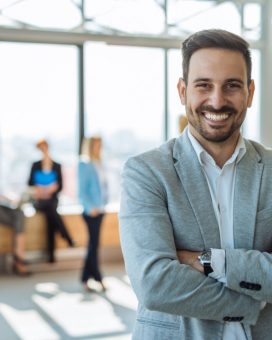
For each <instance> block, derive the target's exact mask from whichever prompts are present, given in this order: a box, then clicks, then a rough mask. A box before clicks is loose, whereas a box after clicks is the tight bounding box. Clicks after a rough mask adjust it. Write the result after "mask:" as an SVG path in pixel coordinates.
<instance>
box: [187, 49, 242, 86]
mask: <svg viewBox="0 0 272 340" xmlns="http://www.w3.org/2000/svg"><path fill="white" fill-rule="evenodd" d="M188 76H189V78H191V80H192V78H193V79H195V78H203V79H205V78H207V79H213V78H216V77H220V78H222V77H223V78H226V79H230V78H233V79H235V78H237V79H241V80H244V77H246V76H247V68H246V62H245V59H244V57H243V55H242V54H241V53H240V52H239V51H233V50H228V49H223V48H203V49H199V50H197V51H196V52H194V53H193V55H192V57H191V59H190V63H189V72H188Z"/></svg>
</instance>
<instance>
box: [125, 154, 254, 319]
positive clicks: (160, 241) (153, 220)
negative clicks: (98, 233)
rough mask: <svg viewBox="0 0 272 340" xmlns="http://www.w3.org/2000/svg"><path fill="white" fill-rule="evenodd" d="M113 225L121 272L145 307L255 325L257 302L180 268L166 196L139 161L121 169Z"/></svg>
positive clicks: (162, 188) (196, 272)
mask: <svg viewBox="0 0 272 340" xmlns="http://www.w3.org/2000/svg"><path fill="white" fill-rule="evenodd" d="M181 208H182V207H181ZM119 220H120V238H121V246H122V251H123V255H124V259H125V265H126V270H127V272H128V275H129V277H130V280H131V284H132V287H133V289H134V291H135V293H136V295H137V298H138V300H139V302H140V304H142V305H143V306H144V307H145V308H147V309H149V310H155V311H160V312H165V313H170V314H177V315H182V316H184V317H194V318H198V319H206V320H215V321H221V322H223V321H224V320H226V319H225V318H226V316H229V317H237V316H243V322H244V323H247V324H252V325H253V324H255V323H256V321H257V319H258V316H259V312H260V302H259V301H256V300H255V299H253V298H252V297H250V296H247V295H245V294H241V293H240V292H235V291H233V290H231V289H229V288H227V287H226V286H224V285H223V284H222V283H220V282H218V281H216V280H214V279H212V278H209V277H206V276H204V275H203V274H202V273H200V272H198V271H196V270H194V269H193V268H192V267H190V266H187V265H183V264H180V262H179V261H178V258H177V254H176V245H175V236H174V234H173V227H172V224H171V219H170V216H169V214H168V210H167V197H166V191H165V189H164V187H163V185H162V184H161V182H160V179H159V177H158V176H156V174H154V171H153V169H152V168H151V167H150V165H149V163H148V161H147V160H146V159H144V158H139V157H136V158H132V159H130V160H129V161H128V162H127V163H126V164H125V167H124V170H123V174H122V194H121V207H120V214H119Z"/></svg>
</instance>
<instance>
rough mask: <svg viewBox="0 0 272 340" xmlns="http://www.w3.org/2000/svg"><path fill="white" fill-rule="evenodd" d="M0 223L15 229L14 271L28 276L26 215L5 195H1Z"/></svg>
mask: <svg viewBox="0 0 272 340" xmlns="http://www.w3.org/2000/svg"><path fill="white" fill-rule="evenodd" d="M0 223H1V224H4V225H5V226H7V227H10V228H12V229H13V230H14V241H13V243H14V244H13V267H12V269H13V272H14V273H15V274H17V275H20V276H28V275H29V274H30V271H29V270H28V269H27V267H26V261H25V259H24V257H25V256H24V251H25V236H24V224H25V216H24V213H23V211H22V210H21V209H20V208H18V207H16V205H15V204H14V202H13V201H12V200H10V199H9V198H8V197H6V196H4V195H0Z"/></svg>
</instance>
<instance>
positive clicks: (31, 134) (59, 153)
mask: <svg viewBox="0 0 272 340" xmlns="http://www.w3.org/2000/svg"><path fill="white" fill-rule="evenodd" d="M0 54H1V64H0V74H1V77H0V93H1V101H0V111H1V119H0V138H1V144H0V147H1V153H0V155H1V156H0V171H1V173H0V177H1V187H2V188H3V190H4V191H5V192H8V193H14V194H15V195H16V194H20V193H21V192H22V191H23V190H24V188H25V186H26V181H27V177H28V174H29V167H30V165H31V162H32V161H34V160H36V159H39V157H40V154H39V153H38V152H37V151H36V150H35V147H34V144H35V142H36V141H37V140H38V139H39V138H47V139H48V140H49V143H50V146H51V151H52V156H53V157H54V158H55V159H56V160H57V161H59V162H61V163H62V164H63V175H64V191H63V193H64V194H66V196H74V195H75V160H76V152H77V147H78V145H77V111H78V98H77V97H78V95H77V69H76V67H77V48H76V47H71V46H55V45H39V44H15V43H2V44H1V45H0Z"/></svg>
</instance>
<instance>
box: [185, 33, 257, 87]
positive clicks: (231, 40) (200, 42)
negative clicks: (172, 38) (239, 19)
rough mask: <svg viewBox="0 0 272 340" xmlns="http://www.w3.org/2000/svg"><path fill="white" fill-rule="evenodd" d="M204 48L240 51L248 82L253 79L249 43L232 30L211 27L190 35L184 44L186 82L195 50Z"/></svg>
mask: <svg viewBox="0 0 272 340" xmlns="http://www.w3.org/2000/svg"><path fill="white" fill-rule="evenodd" d="M202 48H222V49H227V50H233V51H237V52H240V53H241V54H242V55H243V57H244V59H245V62H246V67H247V82H248V85H249V84H250V81H251V69H252V61H251V55H250V50H249V44H248V43H247V42H246V41H245V40H244V39H243V38H241V37H239V36H238V35H236V34H233V33H231V32H228V31H225V30H220V29H210V30H203V31H199V32H196V33H194V34H192V35H191V36H189V37H188V38H187V39H186V40H185V41H184V42H183V44H182V56H183V61H182V68H183V79H184V81H185V84H187V83H188V74H189V64H190V59H191V57H192V55H193V53H194V52H196V51H197V50H200V49H202Z"/></svg>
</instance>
